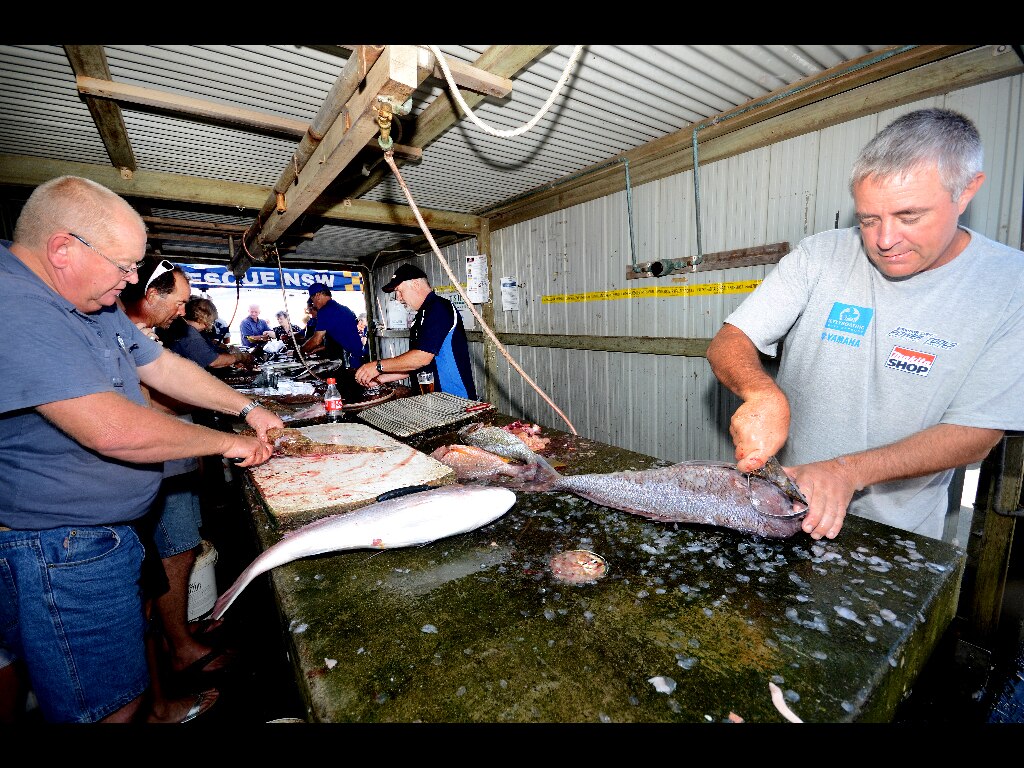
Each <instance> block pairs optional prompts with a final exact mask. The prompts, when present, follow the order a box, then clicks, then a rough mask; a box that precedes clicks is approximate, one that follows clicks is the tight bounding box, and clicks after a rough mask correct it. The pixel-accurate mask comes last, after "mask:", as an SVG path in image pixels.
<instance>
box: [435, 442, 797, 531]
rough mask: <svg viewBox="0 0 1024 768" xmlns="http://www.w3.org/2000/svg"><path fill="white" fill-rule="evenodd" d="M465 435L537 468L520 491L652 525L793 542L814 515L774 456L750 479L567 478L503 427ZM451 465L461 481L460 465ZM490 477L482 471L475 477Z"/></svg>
mask: <svg viewBox="0 0 1024 768" xmlns="http://www.w3.org/2000/svg"><path fill="white" fill-rule="evenodd" d="M459 436H460V437H461V438H462V439H463V440H465V441H466V442H468V443H470V444H471V445H474V446H477V447H479V448H483V449H484V450H486V451H491V452H492V453H496V454H498V455H499V456H504V457H505V458H509V459H515V460H517V461H521V462H523V463H524V464H526V465H528V466H531V467H536V475H535V478H534V479H533V480H529V476H528V475H524V476H522V478H521V479H522V480H524V481H526V482H523V483H521V484H519V485H516V487H517V488H519V489H521V490H526V491H568V492H570V493H574V494H576V495H577V496H582V497H583V498H585V499H589V500H590V501H593V502H595V503H597V504H600V505H602V506H605V507H611V508H612V509H619V510H622V511H623V512H631V513H632V514H635V515H640V516H642V517H647V518H650V519H652V520H660V521H663V522H674V523H703V524H706V525H718V526H722V527H724V528H732V529H733V530H737V531H743V532H745V533H754V534H758V535H760V536H766V537H770V538H788V537H789V536H792V535H793V534H794V533H796V532H797V531H798V530H800V522H801V520H802V519H803V517H804V515H805V514H806V511H807V501H806V499H804V498H803V496H802V494H801V493H800V490H799V488H797V486H796V484H795V483H793V481H792V480H790V478H789V476H788V475H786V474H785V472H784V471H783V470H782V468H781V466H779V464H778V461H777V460H775V458H774V457H772V458H771V459H769V462H768V463H767V464H766V465H765V467H764V468H763V469H761V470H758V471H756V472H753V473H750V474H745V473H743V472H740V471H739V470H738V469H736V465H735V464H727V463H724V462H710V461H684V462H681V463H679V464H674V465H672V466H670V467H662V468H660V469H646V470H639V471H631V470H627V471H624V472H608V473H603V474H588V475H562V474H560V473H559V472H558V470H556V469H555V468H554V467H552V466H551V464H549V463H548V462H547V460H545V459H544V458H543V457H542V456H540V455H538V454H536V453H534V452H533V451H531V450H530V449H529V447H528V446H527V445H526V443H524V442H523V441H522V440H520V439H519V438H518V437H516V436H515V435H513V434H511V433H510V432H507V431H506V430H503V429H501V428H499V427H484V426H483V425H481V424H470V425H469V426H467V427H465V428H463V429H462V430H460V431H459ZM439 461H442V462H445V458H442V457H439ZM452 466H453V469H455V470H456V474H457V475H458V473H459V472H460V467H459V466H455V465H452ZM500 474H502V475H505V474H509V473H508V472H501V473H500ZM459 477H460V479H461V477H462V476H461V475H459ZM487 477H488V476H487V475H485V474H483V473H482V472H481V473H478V474H476V475H475V476H474V478H473V479H475V480H482V479H486V478H487ZM490 477H496V474H495V475H491V476H490ZM502 482H503V483H505V484H507V483H508V482H509V481H508V480H504V479H503V480H502Z"/></svg>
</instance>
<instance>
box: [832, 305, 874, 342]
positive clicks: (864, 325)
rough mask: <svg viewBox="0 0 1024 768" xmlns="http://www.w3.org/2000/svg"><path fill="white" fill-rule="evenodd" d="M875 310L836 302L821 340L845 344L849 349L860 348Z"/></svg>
mask: <svg viewBox="0 0 1024 768" xmlns="http://www.w3.org/2000/svg"><path fill="white" fill-rule="evenodd" d="M874 314H875V310H873V309H871V308H869V307H858V306H856V305H855V304H843V303H842V302H838V301H837V302H836V303H835V304H833V305H832V311H831V312H829V314H828V319H827V320H826V321H825V330H824V331H822V332H821V340H822V341H829V342H832V343H833V344H844V345H846V346H848V347H859V346H860V342H861V340H860V339H859V338H856V337H857V336H863V335H864V333H865V332H866V331H867V329H868V325H870V324H871V317H872V316H873V315H874Z"/></svg>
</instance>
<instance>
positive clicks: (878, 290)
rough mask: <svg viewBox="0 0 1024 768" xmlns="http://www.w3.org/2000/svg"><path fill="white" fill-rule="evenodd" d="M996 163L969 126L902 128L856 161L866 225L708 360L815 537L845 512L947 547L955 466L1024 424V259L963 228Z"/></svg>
mask: <svg viewBox="0 0 1024 768" xmlns="http://www.w3.org/2000/svg"><path fill="white" fill-rule="evenodd" d="M981 167H982V148H981V141H980V138H979V137H978V133H977V130H976V129H975V127H974V125H973V124H972V123H971V122H970V121H969V120H967V119H966V118H965V117H963V116H962V115H959V114H957V113H954V112H950V111H948V110H940V109H926V110H920V111H917V112H912V113H910V114H907V115H904V116H903V117H901V118H898V119H897V120H896V121H894V122H893V123H892V124H891V125H889V126H888V127H887V128H885V129H884V130H883V131H881V132H880V133H879V134H878V135H877V136H876V137H875V138H874V139H873V140H872V141H871V142H870V143H869V144H868V145H867V146H866V147H865V148H864V150H862V152H861V154H860V156H859V157H858V158H857V160H856V162H855V163H854V167H853V172H852V174H851V184H850V187H851V191H852V193H853V199H854V203H855V206H856V214H857V219H858V221H859V226H858V227H854V228H851V229H844V230H832V231H828V232H823V233H820V234H817V235H813V236H811V237H808V238H805V239H804V240H803V241H801V242H800V243H799V245H798V246H797V247H796V248H795V249H794V250H793V252H792V253H790V254H787V255H786V256H785V257H784V258H783V259H782V260H781V261H780V262H779V264H778V266H777V267H776V268H775V269H774V270H772V272H771V273H769V274H768V276H767V277H766V278H765V280H764V281H763V282H762V283H761V285H759V286H758V288H757V289H756V290H755V291H754V292H753V293H752V294H751V295H750V296H749V297H748V298H747V299H746V300H745V301H744V302H743V303H742V304H741V305H740V306H739V307H738V308H737V309H736V311H734V312H733V313H732V314H730V315H729V316H728V317H727V318H726V319H725V325H724V326H723V327H722V328H721V330H720V331H719V332H718V334H717V335H716V336H715V338H714V339H713V340H712V343H711V345H710V347H709V348H708V362H709V363H710V364H711V367H712V370H713V371H714V372H715V375H716V376H717V377H718V378H719V380H720V381H721V382H722V383H723V384H724V385H725V386H726V387H728V388H729V389H730V390H732V391H733V392H735V393H736V394H737V395H738V396H739V397H740V398H741V399H742V400H743V403H742V405H740V407H739V408H738V409H737V410H736V413H735V414H734V415H733V417H732V421H731V424H730V432H731V434H732V436H733V440H734V442H735V444H736V459H737V464H738V466H739V468H740V469H742V470H744V471H750V470H753V469H757V468H759V467H760V466H761V465H763V464H764V462H765V460H766V459H767V458H768V457H769V456H772V455H774V454H776V453H777V454H778V456H779V459H780V461H782V463H783V464H784V465H785V466H786V467H787V469H788V471H789V474H790V475H791V476H792V477H793V478H794V480H796V482H797V483H798V485H799V486H800V488H801V490H802V491H803V492H804V495H805V496H806V497H807V499H808V502H809V505H810V506H809V509H808V512H807V515H806V517H805V518H804V521H803V530H804V531H805V532H807V533H809V534H810V535H811V537H812V538H814V539H820V538H822V537H823V536H824V537H827V538H835V537H836V536H837V535H838V534H839V531H840V529H841V528H842V526H843V521H844V518H845V516H846V514H847V512H852V513H854V514H856V515H860V516H863V517H867V518H870V519H872V520H876V521H879V522H882V523H886V524H888V525H892V526H896V527H898V528H902V529H904V530H908V531H913V532H915V533H920V534H922V535H926V536H931V537H933V538H941V536H942V529H943V523H944V516H945V513H946V508H947V506H948V501H947V494H948V486H949V482H950V480H951V478H952V474H953V469H954V468H956V467H958V466H963V465H965V464H970V463H972V462H976V461H980V460H981V459H983V458H984V457H985V456H986V455H987V454H988V452H989V451H990V450H991V449H992V447H993V446H994V445H996V443H998V441H999V440H1000V438H1001V437H1002V436H1003V432H1004V430H1008V429H1009V430H1021V429H1024V408H1022V406H1021V405H1020V400H1021V398H1020V392H1021V391H1022V390H1024V364H1022V362H1021V359H1020V350H1021V349H1024V253H1021V251H1019V250H1016V249H1014V248H1010V247H1008V246H1005V245H1002V244H1000V243H997V242H994V241H992V240H989V239H988V238H985V237H983V236H982V235H980V234H978V233H977V232H972V231H970V230H968V229H966V228H963V227H960V226H958V219H959V216H960V214H962V213H963V211H964V209H965V208H966V207H967V204H968V203H969V202H970V201H971V198H973V197H974V195H975V194H976V193H977V191H978V188H979V187H980V186H981V184H982V181H983V180H984V177H985V175H984V173H982V171H981ZM780 342H781V343H782V351H781V357H780V360H779V372H778V375H777V379H775V380H773V379H772V378H771V377H770V376H769V375H768V373H767V372H766V371H765V369H764V368H763V366H762V365H761V363H760V360H759V359H758V353H759V352H761V353H764V354H766V355H770V356H774V355H776V354H777V353H778V347H779V344H780Z"/></svg>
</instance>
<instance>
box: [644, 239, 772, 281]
mask: <svg viewBox="0 0 1024 768" xmlns="http://www.w3.org/2000/svg"><path fill="white" fill-rule="evenodd" d="M789 251H790V247H789V243H788V242H781V243H771V244H769V245H755V246H751V247H750V248H735V249H733V250H731V251H718V252H716V253H705V254H704V255H703V257H702V258H701V260H700V263H698V264H696V265H691V264H690V263H689V262H690V261H691V259H693V258H696V255H697V254H693V255H692V256H684V257H683V258H680V259H664V260H662V261H647V262H644V263H642V264H637V265H636V266H637V269H636V270H635V271H634V269H633V265H631V264H630V265H627V266H626V279H627V280H637V279H640V278H645V277H664V276H665V275H682V274H689V273H691V272H710V271H712V270H718V269H732V268H733V267H755V266H760V265H763V264H778V263H779V261H780V260H781V259H782V257H783V256H785V255H786V254H787V253H789Z"/></svg>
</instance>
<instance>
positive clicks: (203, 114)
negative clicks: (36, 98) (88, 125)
mask: <svg viewBox="0 0 1024 768" xmlns="http://www.w3.org/2000/svg"><path fill="white" fill-rule="evenodd" d="M75 82H76V83H77V84H78V92H79V93H82V94H85V95H88V96H91V97H95V99H110V100H111V101H116V102H118V103H119V104H131V105H132V106H135V107H148V108H150V109H153V110H156V111H158V112H162V113H165V114H169V115H173V116H174V117H181V118H186V119H194V120H198V121H200V122H209V123H215V124H217V125H226V126H228V127H229V128H238V129H241V130H244V131H249V132H250V133H258V134H265V135H269V136H287V137H289V138H301V137H303V136H305V135H306V132H307V131H308V130H309V123H307V122H306V121H305V120H293V119H292V118H289V117H279V116H278V115H271V114H269V113H267V112H258V111H256V110H255V109H244V108H242V107H232V106H230V105H228V104H220V103H218V102H215V101H208V100H207V99H198V98H195V97H193V96H181V95H178V94H174V93H167V92H166V91H160V90H157V89H155V88H144V87H142V86H138V85H129V84H127V83H118V82H116V81H114V80H104V79H101V78H98V77H86V76H84V75H80V76H78V77H76V78H75ZM95 99H94V100H95ZM366 146H367V148H369V149H376V148H378V146H377V143H376V139H375V138H374V139H371V140H370V141H368V142H367V143H366ZM392 149H393V151H394V153H395V155H397V156H400V157H403V158H405V159H406V160H422V159H423V150H422V149H420V148H419V147H410V146H408V145H405V144H395V145H394V146H393V147H392Z"/></svg>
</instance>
